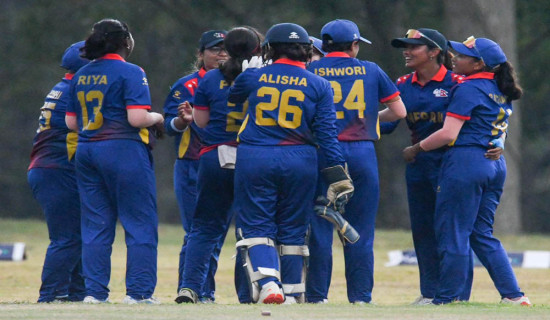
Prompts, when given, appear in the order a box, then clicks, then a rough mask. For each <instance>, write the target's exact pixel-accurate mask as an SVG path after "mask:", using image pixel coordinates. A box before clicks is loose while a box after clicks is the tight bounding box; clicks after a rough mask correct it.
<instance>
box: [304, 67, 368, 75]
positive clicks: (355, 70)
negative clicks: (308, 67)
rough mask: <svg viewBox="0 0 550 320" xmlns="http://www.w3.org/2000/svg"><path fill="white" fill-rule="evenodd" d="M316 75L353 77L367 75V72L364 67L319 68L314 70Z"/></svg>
mask: <svg viewBox="0 0 550 320" xmlns="http://www.w3.org/2000/svg"><path fill="white" fill-rule="evenodd" d="M314 70H315V74H316V75H318V76H321V77H343V76H353V75H366V74H367V70H366V69H365V67H364V66H355V67H345V68H319V69H314Z"/></svg>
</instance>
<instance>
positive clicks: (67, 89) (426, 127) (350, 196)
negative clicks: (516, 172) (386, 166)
mask: <svg viewBox="0 0 550 320" xmlns="http://www.w3.org/2000/svg"><path fill="white" fill-rule="evenodd" d="M361 43H366V44H370V41H369V40H367V39H365V38H363V37H361V35H360V32H359V29H358V27H357V25H356V24H355V23H354V22H352V21H349V20H342V19H338V20H333V21H330V22H328V23H327V24H325V25H324V27H323V28H322V29H321V32H320V37H319V38H315V37H311V36H309V34H308V33H307V31H306V30H305V29H304V28H302V27H301V26H299V25H297V24H293V23H281V24H276V25H274V26H272V27H271V28H270V29H269V30H268V31H267V33H266V34H265V36H264V35H263V34H262V33H260V32H259V31H258V30H256V29H255V28H252V27H249V26H242V27H236V28H233V29H231V30H229V31H228V32H227V31H225V30H211V31H207V32H205V33H203V34H202V36H201V37H200V40H199V48H198V53H197V61H196V71H195V72H193V73H191V74H189V75H186V76H184V77H182V78H180V79H179V80H178V81H176V82H175V83H174V85H173V86H172V88H171V90H170V92H169V94H168V96H167V98H166V101H165V104H164V115H161V114H159V113H156V112H151V111H150V109H151V98H150V93H149V84H148V82H147V77H146V75H145V72H144V71H143V69H142V68H140V67H139V66H136V65H134V64H131V63H129V62H127V61H126V59H127V58H128V56H129V55H130V54H131V53H132V50H133V48H134V40H133V37H132V34H131V33H130V31H129V29H128V26H127V25H126V24H125V23H123V22H120V21H118V20H114V19H104V20H101V21H99V22H97V23H95V24H94V26H93V29H92V32H91V34H90V35H89V36H88V37H87V39H86V40H85V41H81V42H78V43H75V44H74V45H72V46H70V47H69V48H68V49H67V50H66V51H65V54H64V55H63V59H62V64H61V66H62V67H63V68H65V69H67V70H68V73H67V74H66V75H65V77H64V78H63V80H62V81H61V82H60V83H58V84H57V85H56V86H55V87H54V88H53V89H52V91H51V92H50V93H49V94H48V96H47V97H46V101H45V104H44V106H43V107H42V109H41V111H42V113H41V117H40V126H39V129H38V131H37V135H36V136H35V140H34V143H33V151H32V154H31V164H30V166H29V171H28V180H29V184H30V185H31V188H32V190H33V194H34V196H35V198H36V199H37V200H38V202H39V203H40V205H41V206H42V208H43V210H44V213H45V217H46V222H47V225H48V231H49V234H50V239H51V243H50V245H49V247H48V250H47V253H46V259H45V262H44V267H43V271H42V286H41V288H40V297H39V299H38V302H56V301H68V302H69V301H82V302H84V303H91V304H98V303H106V302H109V288H108V285H109V280H110V268H111V261H110V257H111V253H112V244H113V241H114V236H115V228H116V222H117V220H118V221H120V222H121V224H122V226H123V228H124V231H125V240H126V246H127V269H126V297H125V298H124V300H123V303H126V304H158V303H160V302H159V301H158V300H157V299H156V298H155V297H154V296H153V293H154V290H155V286H156V282H157V245H158V218H157V207H156V185H155V175H154V169H153V157H152V153H151V149H152V147H153V146H154V144H155V143H156V141H157V139H158V138H159V137H161V136H162V135H163V133H166V134H167V135H168V136H171V137H173V141H174V149H175V153H176V161H175V164H174V190H175V195H176V199H177V202H178V206H179V211H180V215H181V221H182V226H183V229H184V231H185V237H184V242H183V245H182V249H181V252H180V259H179V268H178V272H179V277H178V284H177V295H176V297H175V301H176V302H177V303H213V302H214V301H215V290H216V286H215V281H214V277H215V274H216V270H217V263H218V257H219V254H220V250H221V248H222V246H223V243H224V240H225V237H226V235H227V231H228V230H229V227H230V224H231V222H232V221H235V237H236V239H237V244H236V251H237V256H236V263H235V289H236V294H237V297H238V300H239V302H240V303H267V304H269V303H275V304H283V303H284V304H293V303H327V302H328V293H329V287H330V281H331V274H332V241H333V232H334V229H336V231H337V233H338V235H339V236H340V239H341V241H342V243H343V244H344V247H343V248H344V258H345V277H346V282H347V296H348V301H349V302H350V303H356V304H365V303H367V304H368V303H371V300H372V295H371V293H372V289H373V285H374V279H373V267H374V258H373V242H374V231H375V218H376V213H377V211H378V201H379V192H380V190H379V178H378V164H377V158H376V152H375V147H374V142H375V141H377V140H379V139H380V136H381V134H390V133H391V132H392V131H393V130H394V129H395V128H396V127H397V125H398V123H399V121H400V120H401V119H405V120H406V122H407V125H408V127H409V129H410V131H411V138H412V145H411V146H410V147H407V148H405V149H404V150H403V157H404V159H405V160H406V161H407V162H408V164H407V172H406V182H407V190H408V203H409V212H410V218H411V229H412V235H413V241H414V246H415V250H416V254H417V257H418V265H419V271H420V293H421V295H420V296H419V298H418V299H416V300H415V301H414V302H413V304H416V305H432V304H447V303H452V302H454V301H468V300H469V298H470V291H471V287H472V279H473V253H474V252H475V254H476V255H477V256H478V257H479V259H480V261H481V262H482V264H483V265H484V266H485V267H486V268H487V270H488V271H489V274H490V275H491V278H492V280H493V282H494V284H495V287H496V289H497V290H498V292H499V294H500V296H501V302H502V303H509V304H516V305H526V306H530V305H531V303H530V301H529V299H528V298H527V297H526V296H525V295H524V293H523V292H521V289H520V288H519V285H518V283H517V280H516V277H515V275H514V272H513V270H512V268H511V265H510V262H509V261H508V258H507V254H506V251H505V250H504V248H503V247H502V245H501V243H500V241H499V240H498V239H496V238H495V237H494V236H493V222H494V215H495V211H496V207H497V205H498V203H499V200H500V196H501V194H502V191H503V186H504V180H505V176H506V162H505V159H504V157H503V156H502V153H503V149H504V144H505V138H506V130H507V127H508V118H509V116H510V115H511V114H512V103H511V102H512V101H513V100H516V99H519V98H520V97H521V94H522V91H521V88H520V87H519V86H518V84H517V80H516V78H515V73H514V71H513V67H512V66H511V64H510V63H509V62H508V61H507V59H506V55H505V54H504V52H503V51H502V49H501V48H500V46H499V45H498V44H497V43H495V42H494V41H492V40H489V39H486V38H478V39H476V38H474V37H473V36H472V37H470V38H468V39H467V40H466V41H464V42H455V41H448V40H447V39H446V38H445V37H444V36H443V35H442V34H441V33H439V32H438V31H437V30H434V29H426V28H420V29H418V30H416V29H410V30H409V31H408V32H407V33H406V35H405V37H403V38H395V39H393V40H392V41H391V45H392V46H393V47H396V48H402V50H403V56H404V58H405V66H406V67H408V68H410V69H412V71H413V72H412V73H410V74H407V75H405V76H402V77H399V78H398V79H397V81H395V82H394V81H392V80H391V79H390V78H389V77H388V75H387V74H386V73H385V72H384V71H383V70H382V69H381V68H380V67H379V66H378V65H377V64H376V63H374V62H370V61H363V60H359V59H357V58H356V57H357V54H358V52H359V48H360V44H361ZM450 49H452V50H453V52H454V53H455V54H454V55H453V54H452V53H451V51H450ZM451 70H452V71H451ZM380 104H383V105H384V107H383V108H382V109H380V108H379V105H380Z"/></svg>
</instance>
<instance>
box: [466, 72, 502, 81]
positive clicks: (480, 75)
mask: <svg viewBox="0 0 550 320" xmlns="http://www.w3.org/2000/svg"><path fill="white" fill-rule="evenodd" d="M494 78H495V74H494V73H492V72H478V73H474V74H471V75H469V76H467V77H466V80H470V79H489V80H493V79H494Z"/></svg>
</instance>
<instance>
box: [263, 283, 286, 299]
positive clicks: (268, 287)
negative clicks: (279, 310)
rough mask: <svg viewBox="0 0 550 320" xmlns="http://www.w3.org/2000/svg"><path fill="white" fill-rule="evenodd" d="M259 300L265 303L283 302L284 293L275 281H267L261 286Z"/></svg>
mask: <svg viewBox="0 0 550 320" xmlns="http://www.w3.org/2000/svg"><path fill="white" fill-rule="evenodd" d="M259 301H260V302H261V303H265V304H269V303H275V304H281V303H283V302H285V295H284V294H283V290H281V288H280V287H279V285H278V284H277V283H275V281H269V282H268V283H266V284H264V285H263V286H262V290H261V291H260V298H259Z"/></svg>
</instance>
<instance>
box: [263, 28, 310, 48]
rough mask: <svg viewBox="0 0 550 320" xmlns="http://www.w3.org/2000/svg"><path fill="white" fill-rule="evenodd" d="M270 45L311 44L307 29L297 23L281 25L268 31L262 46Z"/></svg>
mask: <svg viewBox="0 0 550 320" xmlns="http://www.w3.org/2000/svg"><path fill="white" fill-rule="evenodd" d="M268 43H270V44H271V43H305V44H308V43H311V41H310V40H309V35H308V34H307V31H306V29H304V28H302V27H301V26H299V25H297V24H295V23H279V24H276V25H274V26H272V27H271V28H269V30H267V33H266V34H265V40H264V42H262V46H264V45H266V44H268Z"/></svg>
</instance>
